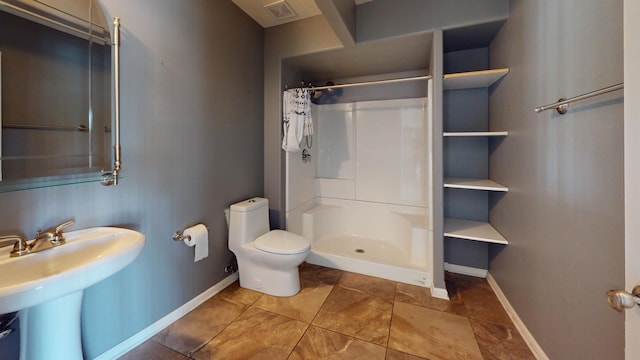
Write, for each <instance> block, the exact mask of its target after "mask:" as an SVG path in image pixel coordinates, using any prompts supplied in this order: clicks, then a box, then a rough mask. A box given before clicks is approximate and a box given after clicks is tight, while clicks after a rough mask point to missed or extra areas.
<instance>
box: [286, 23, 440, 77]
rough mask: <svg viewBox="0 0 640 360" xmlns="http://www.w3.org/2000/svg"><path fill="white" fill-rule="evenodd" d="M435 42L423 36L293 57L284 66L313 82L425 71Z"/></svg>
mask: <svg viewBox="0 0 640 360" xmlns="http://www.w3.org/2000/svg"><path fill="white" fill-rule="evenodd" d="M432 40H433V34H431V33H420V34H414V35H408V36H403V37H398V38H393V39H385V40H380V41H374V42H368V43H363V44H358V45H357V46H352V47H348V48H342V49H335V50H329V51H323V52H320V53H314V54H307V55H301V56H296V57H291V58H288V59H286V60H285V63H286V64H287V65H289V66H293V67H295V68H297V69H298V70H299V71H301V72H302V73H303V74H304V77H305V80H314V81H315V80H335V79H344V78H350V77H357V76H367V75H374V74H388V73H399V72H405V71H416V70H425V69H428V68H429V59H430V58H431V42H432ZM372 59H375V60H374V61H372Z"/></svg>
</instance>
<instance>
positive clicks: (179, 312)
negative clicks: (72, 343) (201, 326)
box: [95, 272, 238, 360]
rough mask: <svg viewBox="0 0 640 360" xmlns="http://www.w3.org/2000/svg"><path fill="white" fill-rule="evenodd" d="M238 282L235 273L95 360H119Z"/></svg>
mask: <svg viewBox="0 0 640 360" xmlns="http://www.w3.org/2000/svg"><path fill="white" fill-rule="evenodd" d="M236 280H238V273H237V272H236V273H233V274H231V275H229V276H227V277H226V278H224V279H222V280H221V281H220V282H218V283H217V284H215V285H213V286H212V287H210V288H209V289H207V290H205V291H204V292H203V293H202V294H200V295H198V296H196V297H195V298H193V299H191V300H190V301H189V302H187V303H186V304H184V305H182V306H180V307H179V308H177V309H175V310H174V311H172V312H171V313H169V314H167V315H166V316H165V317H163V318H162V319H160V320H158V321H156V322H154V323H153V324H151V325H149V326H147V327H146V328H145V329H144V330H142V331H140V332H139V333H137V334H135V335H133V336H132V337H130V338H128V339H127V340H125V341H123V342H121V343H120V344H118V345H116V346H114V347H112V348H111V349H110V350H107V351H106V352H104V353H103V354H102V355H100V356H98V357H96V358H95V360H112V359H117V358H119V357H120V356H122V355H124V354H126V353H127V352H129V351H131V350H133V349H134V348H135V347H136V346H138V345H140V344H142V343H143V342H145V341H147V340H148V339H150V338H151V337H152V336H153V335H155V334H156V333H158V332H160V331H162V329H164V328H166V327H167V326H169V325H171V324H172V323H173V322H174V321H176V320H178V319H180V318H181V317H183V316H184V315H186V314H187V313H189V312H190V311H191V310H193V309H195V308H197V307H198V306H199V305H200V304H202V303H203V302H205V301H207V300H208V299H209V298H211V297H212V296H213V295H215V294H217V293H219V292H220V291H222V290H223V289H224V288H226V287H227V286H229V285H231V284H232V283H233V282H234V281H236Z"/></svg>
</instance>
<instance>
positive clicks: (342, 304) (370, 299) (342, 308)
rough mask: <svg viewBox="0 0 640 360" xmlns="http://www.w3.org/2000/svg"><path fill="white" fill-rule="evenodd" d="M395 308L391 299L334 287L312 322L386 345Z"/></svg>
mask: <svg viewBox="0 0 640 360" xmlns="http://www.w3.org/2000/svg"><path fill="white" fill-rule="evenodd" d="M392 309H393V303H392V302H391V301H387V300H384V299H382V298H379V297H375V296H372V295H369V294H366V293H364V292H359V291H354V290H350V289H345V288H342V287H340V286H335V287H334V288H333V291H331V294H329V297H328V298H327V300H326V301H325V303H324V305H322V307H321V308H320V311H319V312H318V315H316V318H315V319H314V320H313V324H314V325H317V326H319V327H322V328H325V329H329V330H333V331H336V332H339V333H341V334H344V335H349V336H353V337H355V338H358V339H361V340H365V341H369V342H372V343H374V344H378V345H383V346H384V345H386V343H387V339H388V337H389V325H390V323H391V312H392Z"/></svg>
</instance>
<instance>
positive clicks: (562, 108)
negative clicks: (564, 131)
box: [535, 83, 624, 114]
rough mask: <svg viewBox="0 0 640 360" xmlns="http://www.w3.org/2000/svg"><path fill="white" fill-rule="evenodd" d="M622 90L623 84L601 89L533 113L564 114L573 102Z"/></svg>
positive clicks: (540, 108) (564, 100) (562, 100)
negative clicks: (553, 112)
mask: <svg viewBox="0 0 640 360" xmlns="http://www.w3.org/2000/svg"><path fill="white" fill-rule="evenodd" d="M623 88H624V83H620V84H617V85H611V86H607V87H605V88H602V89H600V90H595V91H592V92H588V93H586V94H582V95H578V96H574V97H572V98H570V99H560V100H558V101H557V102H555V103H553V104H549V105H545V106H540V107H537V108H535V112H537V113H539V112H543V111H545V110H550V109H556V111H557V112H558V113H559V114H566V113H567V107H568V105H569V104H571V103H573V102H576V101H580V100H584V99H588V98H592V97H594V96H598V95H602V94H606V93H609V92H612V91H616V90H620V89H623Z"/></svg>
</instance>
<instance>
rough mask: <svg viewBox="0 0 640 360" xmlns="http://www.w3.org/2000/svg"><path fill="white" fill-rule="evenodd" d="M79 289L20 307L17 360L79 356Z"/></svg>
mask: <svg viewBox="0 0 640 360" xmlns="http://www.w3.org/2000/svg"><path fill="white" fill-rule="evenodd" d="M82 293H83V290H80V291H76V292H74V293H71V294H69V295H65V296H61V297H59V298H57V299H53V300H50V301H46V302H44V303H42V304H40V305H36V306H32V307H30V308H27V309H24V310H20V312H19V317H20V360H53V359H61V360H62V359H64V360H82V342H81V332H80V310H81V308H82Z"/></svg>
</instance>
